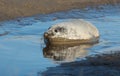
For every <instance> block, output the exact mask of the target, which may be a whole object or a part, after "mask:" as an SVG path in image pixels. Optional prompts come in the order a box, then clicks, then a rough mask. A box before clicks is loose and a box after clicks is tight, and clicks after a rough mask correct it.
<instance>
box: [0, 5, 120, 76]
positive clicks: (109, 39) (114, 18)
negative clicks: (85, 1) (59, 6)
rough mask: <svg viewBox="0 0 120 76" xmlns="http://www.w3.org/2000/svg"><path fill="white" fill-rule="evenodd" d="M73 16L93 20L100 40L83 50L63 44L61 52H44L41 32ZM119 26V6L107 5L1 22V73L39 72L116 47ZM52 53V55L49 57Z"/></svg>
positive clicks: (29, 75)
mask: <svg viewBox="0 0 120 76" xmlns="http://www.w3.org/2000/svg"><path fill="white" fill-rule="evenodd" d="M73 18H82V19H86V20H88V21H90V22H91V23H93V24H94V25H95V26H96V27H97V28H98V29H99V31H100V43H98V44H96V45H94V46H92V47H90V48H89V49H87V50H83V49H82V52H81V51H79V49H78V47H70V49H72V50H74V51H75V50H76V49H77V50H76V51H75V52H73V51H71V50H69V49H68V48H66V49H65V50H62V51H61V52H56V51H54V50H53V52H52V51H50V52H49V53H43V48H44V47H45V45H44V41H43V33H44V32H45V31H46V30H47V29H48V27H49V26H51V25H53V24H55V23H58V22H61V21H64V20H66V19H73ZM119 29H120V10H119V7H118V6H114V7H112V6H109V7H106V8H103V9H101V10H96V9H85V10H84V11H81V10H71V11H66V12H57V13H53V14H49V15H39V16H34V17H27V18H20V19H16V20H11V21H5V22H1V23H0V35H1V36H0V61H1V63H0V76H37V73H38V72H39V73H40V72H43V71H45V70H46V69H47V67H51V66H53V67H54V66H56V65H59V63H61V62H60V61H65V62H71V61H74V60H76V58H77V59H79V58H80V57H81V55H85V56H86V55H89V54H94V53H97V52H99V51H102V50H104V49H108V48H112V47H113V48H117V47H119V46H120V30H119ZM81 47H82V46H80V48H81ZM80 50H81V49H80ZM68 51H69V52H68ZM51 52H52V53H51ZM49 54H52V55H49ZM61 54H62V55H61ZM63 54H65V55H64V59H61V60H58V61H54V60H57V59H55V58H54V57H57V56H60V57H62V56H63ZM45 55H47V56H45ZM53 55H55V56H54V57H52V56H53Z"/></svg>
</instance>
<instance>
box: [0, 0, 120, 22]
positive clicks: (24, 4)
mask: <svg viewBox="0 0 120 76" xmlns="http://www.w3.org/2000/svg"><path fill="white" fill-rule="evenodd" d="M119 3H120V0H104V1H101V0H91V1H88V0H52V1H49V0H44V1H43V0H39V1H38V0H9V1H8V0H0V21H2V20H9V19H14V18H19V17H26V16H27V17H28V16H32V15H36V14H46V13H53V12H58V11H64V10H70V9H84V8H86V7H95V8H97V9H102V8H98V7H97V6H99V5H109V4H111V5H117V4H119Z"/></svg>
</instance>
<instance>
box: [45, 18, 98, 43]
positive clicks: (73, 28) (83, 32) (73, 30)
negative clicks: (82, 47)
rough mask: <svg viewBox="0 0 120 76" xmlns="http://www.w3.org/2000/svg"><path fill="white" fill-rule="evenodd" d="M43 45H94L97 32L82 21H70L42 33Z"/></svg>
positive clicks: (96, 39)
mask: <svg viewBox="0 0 120 76" xmlns="http://www.w3.org/2000/svg"><path fill="white" fill-rule="evenodd" d="M44 40H45V43H49V44H52V45H61V44H67V45H68V44H81V43H96V42H98V40H99V32H98V30H97V28H96V27H95V26H93V25H92V24H91V23H89V22H87V21H85V20H82V19H72V20H68V21H64V22H61V23H58V24H55V25H53V26H52V27H50V28H49V29H48V30H47V31H46V32H45V33H44Z"/></svg>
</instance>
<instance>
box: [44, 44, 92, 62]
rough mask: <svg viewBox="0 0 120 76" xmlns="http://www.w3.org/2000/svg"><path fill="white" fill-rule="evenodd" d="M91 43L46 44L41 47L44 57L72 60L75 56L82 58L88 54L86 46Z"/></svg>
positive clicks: (65, 60)
mask: <svg viewBox="0 0 120 76" xmlns="http://www.w3.org/2000/svg"><path fill="white" fill-rule="evenodd" d="M91 46H92V45H87V44H86V45H85V44H83V45H77V46H64V45H62V46H52V45H48V46H47V47H45V48H44V49H43V54H44V57H45V58H50V59H52V60H54V61H57V62H72V61H74V60H75V59H76V58H83V57H85V56H87V55H88V52H89V51H88V50H87V48H90V47H91Z"/></svg>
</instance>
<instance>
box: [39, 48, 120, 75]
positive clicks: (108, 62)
mask: <svg viewBox="0 0 120 76" xmlns="http://www.w3.org/2000/svg"><path fill="white" fill-rule="evenodd" d="M114 51H115V50H114ZM117 51H119V50H117ZM119 58H120V51H119V52H116V53H112V54H102V55H96V56H94V57H86V60H81V61H76V62H71V63H63V64H61V65H60V66H57V67H51V68H48V70H47V71H45V72H43V73H42V76H106V75H108V76H119V75H120V68H119V66H120V61H119ZM38 76H41V74H39V73H38Z"/></svg>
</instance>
